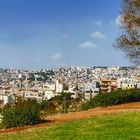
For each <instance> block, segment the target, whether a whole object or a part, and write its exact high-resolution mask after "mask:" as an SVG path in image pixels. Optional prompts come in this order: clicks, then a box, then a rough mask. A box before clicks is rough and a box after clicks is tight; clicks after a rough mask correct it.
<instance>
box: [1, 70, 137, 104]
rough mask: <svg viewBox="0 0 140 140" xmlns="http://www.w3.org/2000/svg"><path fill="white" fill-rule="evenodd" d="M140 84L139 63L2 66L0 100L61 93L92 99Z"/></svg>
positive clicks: (9, 100) (47, 97)
mask: <svg viewBox="0 0 140 140" xmlns="http://www.w3.org/2000/svg"><path fill="white" fill-rule="evenodd" d="M131 88H140V67H69V68H54V69H41V70H36V71H31V70H18V69H3V68H1V69H0V104H1V106H3V105H5V104H7V103H8V104H15V103H16V102H17V100H19V99H20V100H27V99H35V100H37V101H42V100H49V99H51V98H52V97H55V96H57V95H58V94H60V93H63V92H65V93H70V94H71V97H73V98H74V99H76V98H78V97H79V96H81V95H82V97H83V100H90V99H91V98H94V97H95V96H96V95H97V94H98V93H108V92H111V91H114V90H117V89H131Z"/></svg>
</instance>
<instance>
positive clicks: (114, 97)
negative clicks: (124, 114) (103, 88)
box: [81, 89, 140, 110]
mask: <svg viewBox="0 0 140 140" xmlns="http://www.w3.org/2000/svg"><path fill="white" fill-rule="evenodd" d="M137 101H140V89H130V90H117V91H113V92H110V93H100V94H98V95H97V96H95V97H94V98H93V99H91V100H90V101H88V102H86V103H83V104H82V105H81V110H87V109H90V108H95V107H102V106H103V107H105V106H111V105H117V104H123V103H129V102H137Z"/></svg>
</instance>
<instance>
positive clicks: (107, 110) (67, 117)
mask: <svg viewBox="0 0 140 140" xmlns="http://www.w3.org/2000/svg"><path fill="white" fill-rule="evenodd" d="M124 111H140V102H136V103H128V104H122V105H116V106H111V107H99V108H96V109H90V110H87V111H81V112H73V113H68V114H61V115H55V116H48V117H46V118H45V120H48V122H47V123H42V124H37V125H30V126H23V127H17V128H13V129H1V130H0V133H8V132H17V131H21V130H25V129H29V128H35V127H46V126H50V125H53V124H57V123H63V122H68V121H72V120H77V119H83V118H88V117H93V116H99V115H107V114H114V113H119V112H124Z"/></svg>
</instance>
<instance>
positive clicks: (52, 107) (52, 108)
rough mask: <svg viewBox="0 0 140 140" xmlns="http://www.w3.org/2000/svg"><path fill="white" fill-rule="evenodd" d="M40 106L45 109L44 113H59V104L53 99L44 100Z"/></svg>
mask: <svg viewBox="0 0 140 140" xmlns="http://www.w3.org/2000/svg"><path fill="white" fill-rule="evenodd" d="M40 107H41V110H42V111H44V115H46V114H47V115H52V114H56V113H57V106H56V104H55V103H54V102H53V101H47V100H43V101H42V102H41V104H40Z"/></svg>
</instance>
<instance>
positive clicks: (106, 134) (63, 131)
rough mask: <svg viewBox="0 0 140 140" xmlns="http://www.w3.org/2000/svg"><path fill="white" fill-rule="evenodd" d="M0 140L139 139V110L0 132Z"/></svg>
mask: <svg viewBox="0 0 140 140" xmlns="http://www.w3.org/2000/svg"><path fill="white" fill-rule="evenodd" d="M0 140H140V112H129V113H128V112H125V113H120V114H115V115H106V116H99V117H92V118H88V119H83V120H77V121H72V122H67V123H63V124H56V125H53V126H49V127H48V126H47V127H43V128H32V129H28V130H25V131H21V132H17V133H9V134H0Z"/></svg>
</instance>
